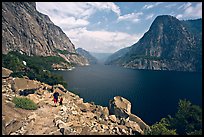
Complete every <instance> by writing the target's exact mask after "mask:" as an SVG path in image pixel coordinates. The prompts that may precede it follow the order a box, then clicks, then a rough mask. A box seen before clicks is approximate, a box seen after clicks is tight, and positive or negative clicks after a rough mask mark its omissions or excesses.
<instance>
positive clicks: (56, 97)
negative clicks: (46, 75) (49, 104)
mask: <svg viewBox="0 0 204 137" xmlns="http://www.w3.org/2000/svg"><path fill="white" fill-rule="evenodd" d="M53 96H54V104H55V107H56V104H57V102H58V96H59V93H58V92H57V91H55V92H54V94H53Z"/></svg>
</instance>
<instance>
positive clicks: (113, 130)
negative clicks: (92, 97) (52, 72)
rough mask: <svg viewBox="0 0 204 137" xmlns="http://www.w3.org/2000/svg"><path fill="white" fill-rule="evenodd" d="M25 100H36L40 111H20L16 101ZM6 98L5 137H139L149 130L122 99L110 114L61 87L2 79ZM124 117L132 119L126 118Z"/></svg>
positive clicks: (106, 109)
mask: <svg viewBox="0 0 204 137" xmlns="http://www.w3.org/2000/svg"><path fill="white" fill-rule="evenodd" d="M16 80H17V81H16ZM21 81H22V83H21ZM27 82H28V84H26V83H27ZM19 83H21V84H19ZM35 83H38V84H36V85H35ZM12 87H16V89H17V90H21V91H28V87H30V88H29V89H30V90H32V91H34V92H33V93H29V94H20V93H21V92H15V91H14V90H13V88H12ZM53 90H54V91H55V90H57V91H58V92H59V93H60V96H61V97H63V104H62V105H61V106H60V105H57V107H54V106H55V105H54V102H53V96H52V94H53V93H52V92H53ZM21 96H24V97H26V98H29V99H31V100H33V101H34V102H35V103H36V104H37V106H38V109H37V110H24V109H21V108H16V107H15V104H13V103H12V99H13V97H21ZM2 97H3V98H2V103H3V106H2V108H3V111H2V121H3V122H2V132H3V134H5V135H135V134H144V131H145V130H148V126H147V125H146V124H145V123H144V122H143V121H142V120H141V119H140V118H139V117H137V116H135V115H134V114H131V103H130V102H129V101H128V100H126V99H125V98H123V97H119V96H117V97H114V99H113V101H110V102H111V109H110V110H109V109H108V107H103V106H100V105H95V104H94V103H89V102H84V100H83V98H80V97H79V96H78V95H76V94H74V93H71V92H69V91H68V90H67V89H65V88H64V87H63V86H62V85H60V84H58V85H54V86H50V85H47V84H45V83H41V82H36V81H30V80H29V79H28V78H12V77H8V78H2ZM115 110H117V111H115ZM118 112H119V113H118ZM123 113H124V114H127V115H128V116H127V117H124V115H123ZM125 116H126V115H125Z"/></svg>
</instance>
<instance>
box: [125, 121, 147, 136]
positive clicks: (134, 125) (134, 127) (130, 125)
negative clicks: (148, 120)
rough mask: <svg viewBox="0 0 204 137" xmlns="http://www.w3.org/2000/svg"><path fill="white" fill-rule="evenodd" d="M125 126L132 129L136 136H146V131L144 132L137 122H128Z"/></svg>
mask: <svg viewBox="0 0 204 137" xmlns="http://www.w3.org/2000/svg"><path fill="white" fill-rule="evenodd" d="M125 126H126V127H128V128H131V129H132V131H133V133H134V134H144V131H142V129H141V128H140V126H139V125H138V124H137V123H136V122H133V121H129V122H126V123H125Z"/></svg>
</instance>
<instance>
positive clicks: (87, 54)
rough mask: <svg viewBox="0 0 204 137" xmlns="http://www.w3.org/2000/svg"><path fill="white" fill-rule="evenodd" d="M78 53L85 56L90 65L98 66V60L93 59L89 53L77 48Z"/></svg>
mask: <svg viewBox="0 0 204 137" xmlns="http://www.w3.org/2000/svg"><path fill="white" fill-rule="evenodd" d="M76 52H77V53H78V54H79V55H81V56H84V57H85V58H86V59H87V60H88V61H89V63H90V64H96V63H97V59H96V58H95V57H93V56H92V55H91V54H90V53H89V52H88V51H86V50H84V49H82V48H77V49H76Z"/></svg>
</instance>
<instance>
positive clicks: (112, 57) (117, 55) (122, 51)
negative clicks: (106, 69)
mask: <svg viewBox="0 0 204 137" xmlns="http://www.w3.org/2000/svg"><path fill="white" fill-rule="evenodd" d="M129 51H130V47H127V48H123V49H120V50H118V51H117V52H115V53H114V54H112V55H110V56H109V57H108V58H107V60H106V61H105V64H110V63H111V62H113V61H115V60H117V59H118V58H120V57H122V56H123V55H125V54H126V53H128V52H129Z"/></svg>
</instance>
